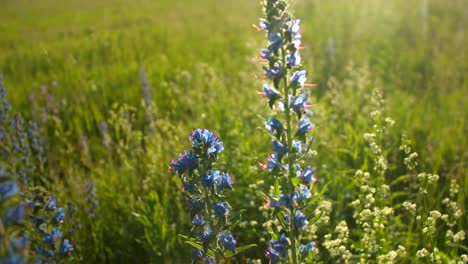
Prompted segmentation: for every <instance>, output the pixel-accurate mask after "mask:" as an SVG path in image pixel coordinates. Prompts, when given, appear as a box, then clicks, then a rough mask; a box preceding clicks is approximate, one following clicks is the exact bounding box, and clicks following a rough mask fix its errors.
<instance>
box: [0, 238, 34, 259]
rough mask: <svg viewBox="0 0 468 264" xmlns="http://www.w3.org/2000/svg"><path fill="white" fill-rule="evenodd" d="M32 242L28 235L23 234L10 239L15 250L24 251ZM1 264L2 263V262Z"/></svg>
mask: <svg viewBox="0 0 468 264" xmlns="http://www.w3.org/2000/svg"><path fill="white" fill-rule="evenodd" d="M30 241H31V237H29V235H28V234H23V235H22V236H15V237H11V238H10V244H11V246H12V247H13V248H14V249H15V250H22V249H25V248H26V247H27V246H28V245H29V242H30ZM0 263H2V262H1V261H0Z"/></svg>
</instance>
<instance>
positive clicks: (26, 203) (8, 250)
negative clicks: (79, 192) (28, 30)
mask: <svg viewBox="0 0 468 264" xmlns="http://www.w3.org/2000/svg"><path fill="white" fill-rule="evenodd" d="M11 109H12V108H11V106H10V105H9V104H8V101H7V99H6V88H5V87H4V86H3V83H2V76H1V75H0V146H1V147H0V164H1V167H0V209H1V219H0V221H1V223H0V226H2V227H3V228H2V230H1V232H0V256H1V257H0V263H14V264H19V263H27V262H30V260H29V259H28V258H31V255H32V259H33V261H34V262H35V263H45V262H47V263H52V262H53V263H55V262H56V261H60V260H61V259H63V258H65V257H67V256H68V255H69V254H70V252H71V251H73V249H74V247H73V246H72V244H71V242H70V241H69V240H67V239H62V238H63V236H64V234H63V232H62V231H61V230H60V228H59V226H60V225H62V223H63V222H64V219H65V210H64V209H63V208H57V201H56V199H55V198H53V197H50V195H45V194H46V193H47V192H46V191H45V190H44V189H43V188H41V187H31V186H30V183H31V182H34V180H35V175H38V173H40V172H41V170H42V168H43V167H44V163H45V161H46V159H45V154H44V148H43V145H42V140H41V139H40V137H39V129H38V126H37V124H36V123H34V122H28V123H25V122H24V120H23V119H22V118H21V117H20V115H18V114H16V115H10V111H11ZM38 176H40V175H38ZM46 197H47V198H46ZM30 222H31V223H32V225H31V223H30ZM31 228H32V229H31ZM28 255H30V256H28Z"/></svg>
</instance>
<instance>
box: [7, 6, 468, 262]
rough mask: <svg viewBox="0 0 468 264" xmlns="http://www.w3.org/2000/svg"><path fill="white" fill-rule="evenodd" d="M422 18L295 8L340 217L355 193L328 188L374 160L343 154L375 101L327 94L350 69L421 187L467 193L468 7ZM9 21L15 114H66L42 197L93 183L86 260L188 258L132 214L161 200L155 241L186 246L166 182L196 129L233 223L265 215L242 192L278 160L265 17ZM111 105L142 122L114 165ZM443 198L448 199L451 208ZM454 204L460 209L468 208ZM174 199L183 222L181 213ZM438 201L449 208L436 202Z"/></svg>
mask: <svg viewBox="0 0 468 264" xmlns="http://www.w3.org/2000/svg"><path fill="white" fill-rule="evenodd" d="M424 2H425V1H424V0H421V1H419V0H418V1H416V0H410V1H407V0H406V1H403V0H396V1H383V0H382V1H380V0H378V1H371V0H367V1H365V0H357V1H348V0H336V1H319V0H309V1H298V0H297V1H294V2H293V4H292V5H291V11H292V12H293V13H294V14H295V15H296V16H297V17H298V18H301V20H302V26H303V45H304V47H305V50H304V51H303V57H304V61H305V62H304V63H305V65H304V66H305V68H306V69H308V70H309V72H310V75H309V80H310V81H311V82H315V83H318V84H319V87H318V88H317V89H316V90H313V93H314V95H315V96H316V100H317V101H318V105H317V108H316V110H315V112H317V113H318V118H317V120H316V122H317V125H318V132H317V137H316V142H317V144H316V145H317V146H316V148H317V149H318V150H319V153H318V156H317V160H316V161H313V162H314V163H316V166H317V167H318V168H319V171H320V173H321V175H320V176H321V178H322V179H324V182H327V181H331V182H333V184H331V185H330V186H329V191H328V197H329V198H330V199H332V200H333V202H334V204H336V208H346V207H347V206H348V205H347V204H346V203H347V202H349V197H346V195H344V196H343V195H342V194H336V193H335V194H334V193H332V191H334V190H336V191H337V192H338V191H340V190H341V187H345V188H348V189H349V190H350V191H352V187H351V183H350V182H346V183H339V182H338V180H337V179H335V178H334V177H335V175H333V174H334V173H338V172H340V171H342V170H346V169H347V170H350V171H351V172H352V171H353V170H355V169H359V168H361V165H362V163H363V162H364V161H363V160H365V158H362V157H357V156H353V157H347V156H346V155H343V156H340V155H337V154H336V153H337V152H339V151H338V150H344V149H346V150H349V151H357V150H358V149H359V150H363V149H365V146H364V141H363V139H362V134H363V133H365V132H367V131H368V129H369V124H368V123H366V122H365V121H363V120H365V119H366V118H367V113H366V112H365V111H364V110H365V109H367V108H366V100H367V99H368V98H367V99H366V95H365V94H359V93H358V92H357V93H353V91H352V90H346V92H349V96H345V97H344V98H341V99H340V101H339V102H340V104H338V105H337V104H333V103H332V102H331V101H332V99H333V98H331V95H330V85H329V80H330V79H331V78H336V79H337V80H338V81H339V82H346V80H349V79H352V78H350V77H349V76H350V74H351V73H350V71H348V70H347V68H348V66H349V65H350V64H354V65H356V67H355V68H354V70H355V71H357V69H359V68H361V67H368V72H369V75H370V79H371V80H373V83H374V84H375V86H378V88H380V89H381V90H382V91H383V94H384V97H385V100H386V101H387V106H386V107H387V113H388V115H390V116H391V117H392V118H393V119H395V120H396V122H397V125H396V128H395V130H394V131H393V132H391V133H392V136H391V138H392V139H394V140H395V142H396V141H398V139H399V135H400V134H401V131H406V132H407V133H408V135H409V136H410V137H411V138H413V139H414V140H415V145H416V150H417V151H418V153H419V154H420V157H421V158H420V163H421V167H422V168H423V169H424V170H425V171H429V172H434V173H439V174H440V175H441V177H442V178H443V179H444V180H443V181H442V183H446V182H448V181H447V179H449V178H454V179H457V180H458V181H459V184H460V185H461V187H462V189H463V188H465V189H466V188H468V183H467V180H466V178H467V177H466V172H465V168H466V167H467V159H468V153H467V151H466V149H467V148H468V143H467V139H466V135H467V133H468V124H467V120H468V107H467V105H468V96H467V91H468V84H467V82H468V80H467V72H468V65H467V62H468V58H467V52H468V46H467V45H466V43H467V33H466V27H467V26H468V25H467V24H468V21H467V20H468V15H467V14H468V6H467V5H466V3H464V1H463V0H453V1H446V0H427V15H424V9H423V3H424ZM0 6H1V8H0V17H1V19H0V21H1V23H0V32H1V34H0V73H2V74H3V75H4V78H5V83H6V86H7V87H8V89H9V90H8V91H9V99H10V102H12V104H13V106H14V109H15V110H16V111H18V112H21V113H22V114H23V115H25V116H27V117H29V118H32V119H35V120H40V118H41V114H40V113H41V111H42V108H41V107H44V106H45V99H44V98H43V97H42V95H41V86H43V85H45V86H46V87H48V90H49V92H50V93H52V94H54V96H55V97H56V98H57V100H62V99H63V102H61V103H60V106H59V107H58V112H57V114H56V115H55V116H56V118H57V120H60V121H48V122H46V123H44V124H42V127H43V133H44V135H45V139H46V142H47V146H48V149H49V154H48V155H49V165H48V176H47V177H46V178H47V180H46V182H54V183H56V184H55V185H54V186H55V187H52V188H54V189H55V190H56V191H59V190H60V188H61V187H62V186H63V188H66V190H68V192H65V193H63V194H61V196H62V197H61V198H62V199H63V200H67V199H72V200H74V201H77V203H79V201H80V196H81V192H82V190H81V188H80V187H79V186H80V184H81V183H82V182H83V181H84V180H90V179H94V180H96V183H97V188H98V197H100V199H101V200H100V203H101V204H100V208H101V209H100V212H101V218H100V220H99V221H98V223H97V224H96V226H95V227H94V229H93V230H94V231H92V233H93V236H94V239H93V238H86V237H85V238H82V241H85V242H83V246H82V247H81V249H82V252H83V253H82V256H83V258H85V259H88V260H89V261H94V262H102V261H104V260H106V261H109V262H115V261H119V262H130V261H131V262H135V261H137V260H141V261H149V260H153V261H155V260H160V258H161V256H160V255H161V254H162V255H163V256H164V255H165V257H166V259H164V260H165V261H166V262H168V261H169V262H170V259H176V260H177V261H181V262H184V261H185V260H186V259H187V258H186V257H185V256H183V254H181V253H180V251H178V250H180V248H185V249H184V250H185V251H184V252H186V251H187V250H188V249H187V247H188V246H187V245H182V244H181V241H179V240H177V241H172V240H170V239H168V241H169V242H168V243H173V244H170V246H168V247H167V248H165V249H160V248H159V249H155V248H158V247H152V246H153V245H151V246H149V245H148V244H149V243H148V242H145V241H147V240H145V236H148V234H145V230H144V228H143V227H142V225H141V224H140V223H139V222H138V221H137V220H136V217H135V216H134V215H133V214H132V212H135V211H138V210H140V209H139V208H140V207H139V203H138V199H142V201H143V203H144V201H145V199H146V198H145V197H148V196H147V194H148V193H149V192H150V190H154V191H156V192H157V193H158V196H159V203H160V204H161V207H166V209H165V210H163V214H166V215H169V216H168V217H172V218H171V220H172V222H174V223H176V226H171V225H170V224H167V223H166V224H164V225H167V229H168V230H169V231H168V230H165V231H160V232H159V231H158V232H159V233H158V234H160V233H164V232H166V231H167V232H169V233H170V234H172V233H173V234H177V233H184V234H186V233H187V232H189V228H190V227H189V225H188V224H189V222H190V221H189V220H188V216H187V214H186V213H184V210H183V205H184V203H183V198H182V197H181V195H180V193H179V192H178V189H177V188H178V187H177V184H179V183H178V182H177V180H175V179H173V176H171V175H170V174H169V173H167V165H168V163H169V162H170V160H171V159H172V158H174V157H176V155H177V153H179V152H180V151H181V150H182V149H184V148H186V147H188V145H187V140H186V139H187V135H188V133H189V132H190V131H192V129H194V128H197V127H207V128H210V129H213V130H214V131H215V132H216V133H217V134H219V135H220V137H221V138H222V139H223V141H224V142H225V147H226V151H225V153H224V154H223V161H224V162H226V163H225V165H224V166H225V167H226V169H227V170H228V171H230V172H231V174H232V175H234V177H235V179H236V192H235V193H233V194H232V196H233V197H232V198H233V200H234V202H233V204H234V208H240V207H244V206H246V203H247V202H246V201H245V200H246V199H250V200H252V199H253V201H255V202H261V201H260V200H259V199H258V197H257V198H255V192H256V191H255V190H251V189H249V188H248V185H249V184H252V183H254V182H256V181H257V180H259V179H260V178H261V175H259V174H258V168H257V167H256V162H257V161H263V159H264V157H265V156H266V153H267V151H268V150H269V148H270V147H269V145H268V142H267V137H265V135H264V134H263V133H261V132H260V131H261V130H259V129H257V127H258V126H260V125H261V122H262V119H260V118H259V117H258V116H257V115H260V116H263V117H265V116H266V111H267V109H266V107H265V104H264V102H263V101H262V100H260V99H259V98H258V97H257V96H256V95H255V91H256V90H260V87H261V81H262V77H261V76H262V74H263V73H262V71H261V67H260V65H259V64H258V63H257V62H252V60H251V59H252V58H255V57H256V56H257V54H258V50H259V49H260V48H261V47H262V46H264V45H265V40H264V35H263V34H261V33H258V32H256V31H255V30H254V29H253V28H252V27H251V24H253V23H256V22H257V19H258V17H260V16H261V8H260V3H258V2H257V1H237V2H226V1H224V2H223V1H215V0H203V1H162V0H161V1H150V0H133V1H130V0H101V1H89V0H80V1H76V0H69V1H55V0H41V1H28V0H16V1H12V0H0ZM331 42H333V47H331V44H330V43H331ZM141 68H144V70H145V71H146V72H147V74H148V79H149V81H150V83H151V87H152V99H153V102H154V107H155V113H156V127H157V129H156V132H155V133H154V134H145V135H146V136H148V137H149V138H147V142H151V143H148V144H149V145H150V146H149V147H148V148H147V149H144V148H142V147H141V146H140V145H139V142H138V140H136V139H135V138H138V135H135V133H137V132H142V131H145V130H144V126H145V122H144V117H143V116H144V115H143V107H142V98H141V88H140V87H141V84H140V69H141ZM54 82H55V83H56V85H54V84H53V83H54ZM356 86H359V84H357V85H356ZM356 90H357V91H358V89H356ZM115 103H118V104H128V105H131V106H133V107H135V118H134V120H133V121H134V122H133V123H132V124H129V126H130V127H131V128H129V129H128V130H126V129H125V128H121V127H120V128H119V124H120V123H119V122H123V123H124V122H125V121H122V120H121V121H119V122H116V124H114V126H112V125H111V129H110V131H111V137H112V139H113V140H114V142H118V140H119V139H122V142H124V143H122V145H121V146H117V145H118V144H116V146H115V149H114V152H112V153H107V152H106V151H105V150H104V148H103V147H102V145H101V142H102V138H101V135H100V132H99V129H98V125H99V123H100V122H102V121H105V120H108V119H109V118H110V116H111V109H112V106H113V105H114V104H115ZM360 106H363V107H360ZM347 113H348V114H347ZM325 114H329V115H330V116H327V115H325ZM122 115H125V114H122ZM331 116H333V118H331ZM342 116H343V118H341V117H342ZM124 119H125V118H123V120H124ZM119 129H120V130H119ZM118 131H120V132H118ZM126 131H127V132H126ZM128 131H131V132H128ZM82 135H86V136H87V137H88V138H89V141H88V142H89V152H86V151H84V150H83V148H82V147H81V146H80V138H81V136H82ZM127 136H128V138H125V137H127ZM127 139H128V140H127ZM132 140H134V141H136V143H135V142H133V141H132ZM321 144H322V145H323V146H322V145H321ZM395 145H396V143H395V144H394V145H392V146H391V147H392V151H389V159H390V160H392V161H393V160H397V159H398V155H399V154H398V153H397V152H398V151H396V150H394V149H393V148H394V147H395ZM148 149H149V150H150V151H148ZM142 160H143V161H145V162H144V164H142ZM395 166H396V167H395V168H392V173H394V174H392V175H390V176H389V179H390V180H391V179H392V177H393V176H397V175H398V173H400V172H402V171H404V169H403V165H402V164H398V163H397V165H395ZM338 179H339V178H338ZM340 184H343V185H344V184H347V186H341V185H340ZM77 186H78V187H77ZM447 189H448V186H442V190H443V192H445V191H447ZM237 191H239V194H237ZM151 197H152V198H151V199H152V201H154V200H155V198H154V194H153V195H152V196H151ZM460 197H461V198H460V201H459V202H461V204H462V205H464V207H465V209H466V208H467V201H466V198H464V196H463V195H462V196H460ZM172 199H174V200H175V201H177V203H178V206H179V207H180V208H179V209H178V210H175V211H173V212H171V210H169V209H170V207H171V205H172V204H171V202H172V201H173V200H172ZM434 199H435V201H438V202H440V200H441V195H439V196H434ZM258 206H260V204H256V205H250V206H247V212H246V214H245V216H244V218H245V219H246V220H252V219H255V218H256V217H260V216H259V215H258V212H257V210H256V208H257V207H258ZM348 208H349V207H348ZM156 209H158V208H156ZM156 209H155V210H156ZM156 211H157V210H156ZM158 212H159V213H161V211H158ZM335 213H336V214H337V216H336V217H335V218H333V219H332V220H333V221H335V222H333V224H334V225H336V223H337V222H339V220H340V219H342V218H345V217H350V214H349V212H348V213H345V212H343V211H339V210H338V209H337V212H335ZM340 215H341V216H342V217H340ZM346 215H347V216H346ZM172 222H170V223H172ZM89 224H90V225H91V224H92V223H89ZM466 225H467V222H466V220H465V221H464V226H465V227H466ZM89 228H91V227H89ZM465 229H466V228H465ZM250 231H252V230H247V231H239V232H240V233H241V234H243V235H245V236H244V237H243V238H242V239H243V240H245V243H246V244H247V243H259V237H258V235H257V234H256V233H255V232H259V233H258V234H261V231H260V229H259V228H258V227H257V229H255V230H254V231H255V232H250ZM171 232H172V233H171ZM242 232H243V233H242ZM85 233H86V232H85ZM156 233H157V232H156ZM90 241H93V242H92V244H91V242H90ZM243 242H244V241H243ZM259 244H260V247H259V248H257V249H255V250H251V251H248V252H247V253H246V254H247V255H248V256H250V257H257V258H261V255H262V252H263V250H264V247H265V245H262V244H261V243H259ZM176 245H177V246H176ZM93 250H94V251H93ZM158 250H160V251H161V252H162V253H155V252H157V251H158ZM103 252H105V253H103ZM249 252H250V253H249ZM465 253H466V251H465ZM158 254H159V255H158ZM240 261H243V259H241V260H240ZM85 262H87V261H85Z"/></svg>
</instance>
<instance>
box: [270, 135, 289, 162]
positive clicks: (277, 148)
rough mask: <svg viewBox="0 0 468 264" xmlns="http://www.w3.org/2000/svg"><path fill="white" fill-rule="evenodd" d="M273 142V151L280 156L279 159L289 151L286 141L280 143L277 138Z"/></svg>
mask: <svg viewBox="0 0 468 264" xmlns="http://www.w3.org/2000/svg"><path fill="white" fill-rule="evenodd" d="M271 142H272V143H273V151H274V152H275V153H276V155H277V156H278V159H281V158H282V157H283V156H284V155H285V154H286V153H288V145H287V144H286V142H283V143H280V142H278V140H276V139H273V140H272V141H271Z"/></svg>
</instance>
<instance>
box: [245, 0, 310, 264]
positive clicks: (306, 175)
mask: <svg viewBox="0 0 468 264" xmlns="http://www.w3.org/2000/svg"><path fill="white" fill-rule="evenodd" d="M287 6H288V4H287V2H286V1H284V0H280V1H278V0H266V1H264V11H265V17H266V18H265V19H260V22H259V26H254V27H256V28H257V30H258V31H263V32H265V33H266V36H267V39H268V44H269V45H268V47H267V49H262V50H261V52H260V53H261V56H260V59H261V61H263V62H267V63H266V64H267V65H265V66H263V69H264V71H265V76H266V77H267V79H269V80H270V81H271V82H272V83H273V85H272V86H270V85H269V84H267V83H265V84H264V85H263V91H262V92H257V93H258V94H260V95H262V96H264V97H266V98H267V99H268V105H269V107H270V108H271V109H272V110H273V111H272V115H276V116H275V117H270V118H269V119H268V120H267V122H265V129H266V131H267V132H268V133H270V135H271V137H272V138H273V139H272V143H273V148H274V153H273V154H271V155H270V156H269V157H268V159H267V162H266V164H261V166H262V167H263V168H264V169H265V170H267V171H269V172H270V173H271V175H273V178H274V180H275V188H274V189H275V190H274V193H271V192H270V193H265V194H264V195H265V196H266V198H267V200H268V203H267V205H266V206H265V207H266V208H270V209H273V212H272V216H273V218H274V219H276V223H278V224H279V226H278V230H280V231H279V232H278V233H275V232H273V233H272V234H271V236H272V237H273V238H275V239H272V240H270V245H269V247H268V249H267V252H266V253H265V255H266V256H267V258H269V259H270V262H277V261H285V260H288V262H289V263H294V264H297V263H299V262H301V261H305V260H307V261H309V262H310V261H311V259H312V251H313V249H314V248H315V243H314V242H308V243H306V244H301V242H304V240H305V239H304V237H305V236H304V235H303V234H302V233H303V232H305V231H306V230H307V226H308V224H309V220H308V219H307V217H306V216H305V215H304V213H303V212H302V210H304V209H305V208H307V207H309V206H310V205H311V201H310V200H309V198H310V197H311V196H312V193H311V190H310V189H309V188H310V187H311V184H312V182H314V181H316V179H315V177H314V173H315V170H314V169H311V168H310V166H306V167H305V168H304V169H301V165H303V163H305V161H304V159H305V158H306V157H307V152H308V151H309V150H310V144H311V133H310V132H311V130H312V129H313V124H312V123H311V122H310V120H309V118H308V116H310V115H311V111H310V110H309V107H310V101H309V99H307V91H306V90H305V89H304V87H305V86H308V85H307V84H306V75H307V72H306V71H305V70H298V68H300V66H301V60H302V59H301V57H300V55H299V49H300V43H301V34H300V26H299V23H300V20H299V19H293V17H292V15H290V14H289V13H288V12H287ZM276 109H279V111H276ZM296 115H297V118H295V116H296ZM277 118H278V119H277ZM282 122H283V123H282ZM283 124H284V125H283ZM295 125H297V129H296V130H295V129H294V126H295ZM294 130H295V131H294ZM266 182H271V181H270V180H267V181H266ZM299 253H300V254H299Z"/></svg>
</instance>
